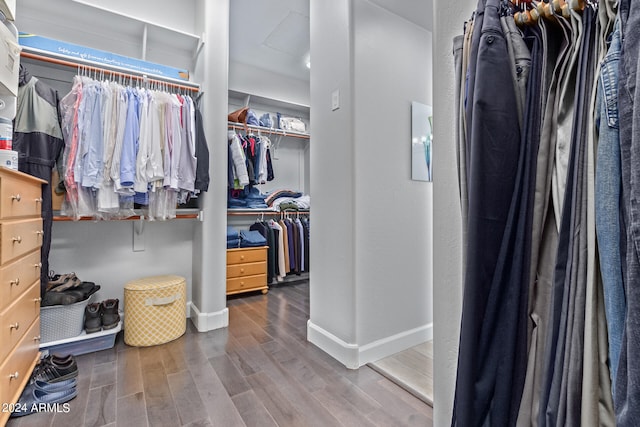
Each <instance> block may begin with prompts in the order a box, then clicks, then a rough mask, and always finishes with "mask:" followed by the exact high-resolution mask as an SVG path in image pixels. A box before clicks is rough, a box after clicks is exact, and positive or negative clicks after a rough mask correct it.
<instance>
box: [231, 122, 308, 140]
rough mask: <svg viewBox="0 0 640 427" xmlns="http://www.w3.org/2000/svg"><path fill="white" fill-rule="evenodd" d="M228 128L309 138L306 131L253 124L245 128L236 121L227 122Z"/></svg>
mask: <svg viewBox="0 0 640 427" xmlns="http://www.w3.org/2000/svg"><path fill="white" fill-rule="evenodd" d="M229 129H233V130H246V129H251V130H256V131H260V132H262V133H264V134H265V135H282V136H291V137H293V138H300V139H311V136H310V135H309V134H308V133H300V132H293V131H289V132H287V131H284V130H282V129H275V128H266V127H262V126H255V125H247V126H246V128H245V125H244V124H243V123H236V122H229Z"/></svg>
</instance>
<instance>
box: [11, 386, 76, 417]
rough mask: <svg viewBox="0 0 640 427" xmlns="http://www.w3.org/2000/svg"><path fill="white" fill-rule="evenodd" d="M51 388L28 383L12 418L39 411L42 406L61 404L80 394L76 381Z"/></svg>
mask: <svg viewBox="0 0 640 427" xmlns="http://www.w3.org/2000/svg"><path fill="white" fill-rule="evenodd" d="M73 381H75V379H74V380H73ZM49 388H50V390H49V391H47V390H43V389H42V388H38V387H36V386H34V384H28V385H27V386H26V387H25V388H24V390H23V391H22V394H21V395H20V399H19V400H18V403H16V405H15V407H14V410H13V411H12V413H11V418H16V417H22V416H24V415H29V414H33V413H36V412H39V411H40V408H41V407H42V406H44V407H45V408H48V407H51V406H54V407H55V406H57V405H61V404H63V403H66V402H68V401H70V400H71V399H73V398H74V397H76V396H77V395H78V389H77V388H76V384H75V382H73V384H71V383H67V384H65V386H64V387H60V388H54V389H51V387H50V385H49Z"/></svg>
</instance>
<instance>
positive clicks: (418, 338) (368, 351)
mask: <svg viewBox="0 0 640 427" xmlns="http://www.w3.org/2000/svg"><path fill="white" fill-rule="evenodd" d="M432 339H433V323H429V324H428V325H422V326H419V327H417V328H413V329H409V330H408V331H403V332H400V333H397V334H395V335H391V336H390V337H386V338H382V339H379V340H377V341H373V342H372V343H369V344H365V345H363V346H361V347H360V366H362V365H366V364H367V363H369V362H375V361H376V360H380V359H383V358H385V357H387V356H391V355H392V354H396V353H398V352H400V351H402V350H406V349H408V348H411V347H413V346H416V345H418V344H422V343H423V342H426V341H430V340H432Z"/></svg>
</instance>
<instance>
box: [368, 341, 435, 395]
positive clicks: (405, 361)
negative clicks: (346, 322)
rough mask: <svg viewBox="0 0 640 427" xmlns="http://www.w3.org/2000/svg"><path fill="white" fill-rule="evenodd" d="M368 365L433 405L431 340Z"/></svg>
mask: <svg viewBox="0 0 640 427" xmlns="http://www.w3.org/2000/svg"><path fill="white" fill-rule="evenodd" d="M369 365H370V366H371V367H372V368H373V369H375V370H376V371H378V372H380V373H381V374H382V375H384V376H385V377H387V378H389V379H390V380H391V381H393V382H394V383H396V384H398V385H399V386H400V387H402V388H403V389H405V390H407V391H408V392H410V393H411V394H413V395H414V396H416V397H417V398H419V399H421V400H423V401H424V402H426V403H427V404H429V405H430V406H433V341H428V342H425V343H422V344H419V345H417V346H415V347H412V348H409V349H407V350H404V351H401V352H399V353H397V354H394V355H391V356H389V357H385V358H384V359H381V360H378V361H376V362H373V363H370V364H369Z"/></svg>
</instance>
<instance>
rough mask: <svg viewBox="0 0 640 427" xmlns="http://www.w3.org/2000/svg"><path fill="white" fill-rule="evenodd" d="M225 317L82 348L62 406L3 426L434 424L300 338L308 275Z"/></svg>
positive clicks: (415, 403)
mask: <svg viewBox="0 0 640 427" xmlns="http://www.w3.org/2000/svg"><path fill="white" fill-rule="evenodd" d="M228 306H229V318H230V319H229V323H230V325H229V327H228V328H224V329H218V330H215V331H210V332H206V333H198V332H197V331H196V330H195V328H193V326H191V323H190V322H189V327H188V328H187V333H186V334H185V335H184V336H182V337H181V338H179V339H177V340H175V341H173V342H171V343H168V344H164V345H160V346H155V347H149V348H135V347H129V346H127V345H125V344H124V342H123V340H122V337H121V336H119V337H118V339H117V342H116V345H115V347H114V348H113V349H110V350H104V351H101V352H97V353H91V354H87V355H83V356H79V357H78V364H79V370H80V373H79V376H78V397H76V398H75V399H74V400H72V401H71V402H70V411H69V412H68V413H63V412H59V413H39V414H34V415H29V416H26V417H22V418H17V419H13V420H10V421H9V423H8V426H11V427H15V426H20V427H24V426H37V427H40V426H64V427H74V426H124V427H129V426H131V427H139V426H145V425H146V426H152V427H157V426H168V427H171V426H193V427H195V426H224V427H232V426H260V427H262V426H295V427H299V426H319V427H327V426H348V427H352V426H384V427H389V426H394V427H395V426H420V427H425V426H431V425H432V424H433V421H432V409H431V407H430V406H428V405H427V404H425V403H424V402H423V401H421V400H419V399H417V398H416V397H414V396H413V395H412V394H410V393H408V392H406V391H405V390H403V389H401V388H400V387H398V386H397V385H396V384H394V383H393V382H391V381H390V380H388V379H386V378H385V377H383V376H382V375H380V374H379V373H377V372H376V371H374V370H373V369H371V368H370V367H368V366H364V367H362V368H360V369H358V370H349V369H346V368H345V367H344V366H343V365H341V364H340V363H338V362H336V361H335V360H334V359H332V358H331V357H329V356H328V355H326V354H325V353H324V352H322V351H321V350H319V349H318V348H316V347H315V346H314V345H312V344H310V343H308V342H307V341H306V322H307V318H308V313H309V286H308V282H302V283H299V284H289V285H285V286H281V287H274V288H272V289H271V290H270V291H269V293H268V294H267V295H261V294H257V295H250V296H244V297H235V298H233V299H230V300H229V303H228Z"/></svg>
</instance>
